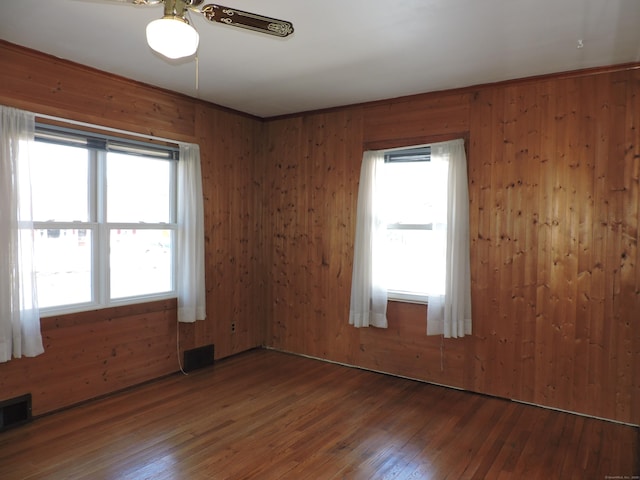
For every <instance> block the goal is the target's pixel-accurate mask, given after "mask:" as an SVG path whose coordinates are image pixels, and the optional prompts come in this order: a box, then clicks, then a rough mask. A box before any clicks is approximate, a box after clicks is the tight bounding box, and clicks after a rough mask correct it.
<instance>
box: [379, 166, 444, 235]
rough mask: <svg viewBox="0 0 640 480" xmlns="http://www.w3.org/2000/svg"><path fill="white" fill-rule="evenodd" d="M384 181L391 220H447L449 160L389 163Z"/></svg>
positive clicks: (425, 221) (395, 221)
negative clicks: (445, 161)
mask: <svg viewBox="0 0 640 480" xmlns="http://www.w3.org/2000/svg"><path fill="white" fill-rule="evenodd" d="M383 182H384V189H385V190H384V191H385V194H384V196H385V204H386V206H387V209H386V213H385V215H386V219H387V221H388V223H405V224H411V223H413V224H425V223H431V222H445V221H446V213H447V205H446V202H447V196H446V195H447V164H446V163H444V162H406V163H387V164H385V167H384V180H383Z"/></svg>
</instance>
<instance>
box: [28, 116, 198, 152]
mask: <svg viewBox="0 0 640 480" xmlns="http://www.w3.org/2000/svg"><path fill="white" fill-rule="evenodd" d="M31 113H33V114H34V115H35V116H36V118H42V119H45V120H53V121H56V122H62V123H68V124H71V125H77V126H79V127H88V128H95V129H97V130H103V131H106V132H111V133H119V134H121V135H129V136H133V137H139V138H147V139H151V140H155V141H158V142H167V143H172V144H174V145H190V143H189V142H180V141H178V140H175V139H171V138H164V137H156V136H155V135H148V134H143V133H137V132H129V131H127V130H121V129H119V128H112V127H105V126H103V125H96V124H93V123H87V122H81V121H79V120H70V119H68V118H62V117H56V116H53V115H45V114H43V113H35V112H31Z"/></svg>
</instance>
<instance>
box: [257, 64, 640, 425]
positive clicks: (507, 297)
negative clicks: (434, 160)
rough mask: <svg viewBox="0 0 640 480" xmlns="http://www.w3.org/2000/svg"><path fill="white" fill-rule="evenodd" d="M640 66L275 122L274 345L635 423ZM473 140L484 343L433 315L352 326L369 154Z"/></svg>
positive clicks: (403, 311) (394, 308)
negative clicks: (443, 334)
mask: <svg viewBox="0 0 640 480" xmlns="http://www.w3.org/2000/svg"><path fill="white" fill-rule="evenodd" d="M639 127H640V70H638V69H634V68H628V69H625V68H622V69H620V70H619V71H615V70H610V71H598V72H594V71H592V72H584V73H583V74H575V75H571V76H556V77H546V78H540V79H535V80H528V81H520V82H510V83H505V84H499V85H491V86H483V87H478V88H474V89H467V90H464V91H457V92H443V93H437V94H428V95H421V96H415V97H408V98H404V99H397V100H389V101H386V102H378V103H376V104H372V105H367V106H357V107H352V108H344V109H338V110H335V111H330V112H320V113H310V114H305V115H300V116H293V117H289V118H283V119H279V120H273V121H270V122H268V123H267V124H266V125H265V129H266V141H267V150H266V152H265V159H266V161H265V165H266V166H265V169H264V175H265V177H266V179H267V180H266V183H267V184H268V186H269V187H270V188H267V189H265V190H264V193H263V195H264V202H265V204H266V205H267V207H268V208H267V210H266V212H265V215H266V219H265V220H266V221H265V226H264V230H263V232H264V242H265V245H267V246H269V247H270V248H269V249H268V253H267V258H268V268H269V271H268V280H267V284H266V287H267V292H268V293H267V295H266V297H265V298H266V301H268V300H269V298H271V304H270V305H269V309H268V310H267V313H268V315H269V318H268V321H267V325H268V328H269V330H268V335H267V342H268V344H269V345H270V346H272V347H274V348H277V349H282V350H287V351H292V352H298V353H302V354H307V355H312V356H317V357H321V358H327V359H330V360H334V361H339V362H345V363H348V364H353V365H358V366H362V367H366V368H373V369H376V370H382V371H385V372H391V373H395V374H399V375H403V376H408V377H414V378H419V379H423V380H428V381H433V382H438V383H443V384H447V385H451V386H455V387H460V388H465V389H468V390H473V391H477V392H482V393H487V394H492V395H498V396H501V397H506V398H514V399H517V400H521V401H525V402H533V403H537V404H541V405H546V406H550V407H555V408H560V409H565V410H570V411H577V412H581V413H585V414H589V415H595V416H600V417H605V418H610V419H616V420H619V421H625V422H632V423H635V424H638V423H640V269H639V268H638V260H639V257H638V255H639V251H638V249H637V244H638V223H639V201H640V184H639V182H640V128H639ZM456 136H462V137H464V138H466V140H467V153H468V162H469V183H470V200H471V219H470V220H471V238H472V247H471V248H472V252H471V254H472V296H473V318H474V334H473V335H472V336H470V337H465V338H464V339H447V340H443V339H441V338H439V337H426V335H425V329H426V321H427V319H426V309H425V307H424V306H418V305H410V304H402V303H395V302H390V304H389V323H390V326H389V328H388V329H387V330H380V329H375V328H368V329H355V328H352V327H349V326H348V325H347V320H348V312H349V295H350V284H351V281H350V275H351V265H352V246H353V238H354V228H355V211H356V198H357V184H358V175H359V168H360V162H361V155H362V151H363V149H364V148H386V147H392V146H400V145H411V144H417V143H421V142H424V141H429V140H433V141H438V140H442V139H445V138H452V137H456Z"/></svg>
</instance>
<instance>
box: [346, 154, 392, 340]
mask: <svg viewBox="0 0 640 480" xmlns="http://www.w3.org/2000/svg"><path fill="white" fill-rule="evenodd" d="M383 164H384V155H383V154H382V153H381V152H375V151H367V152H364V155H363V158H362V168H361V170H360V186H359V188H358V206H357V214H356V237H355V243H354V256H353V271H352V277H351V306H350V308H349V324H351V325H353V326H354V327H368V326H372V327H380V328H386V327H387V288H386V286H385V283H384V280H385V271H384V268H385V267H384V262H380V261H377V262H374V261H372V260H373V259H378V260H380V259H384V258H385V255H384V248H385V247H384V246H385V243H386V231H385V229H386V226H385V224H384V221H383V219H382V218H380V216H381V212H382V210H383V209H381V208H380V207H381V205H378V204H377V203H379V202H376V196H375V191H376V187H377V185H378V183H379V181H378V175H379V173H380V169H381V166H382V165H383Z"/></svg>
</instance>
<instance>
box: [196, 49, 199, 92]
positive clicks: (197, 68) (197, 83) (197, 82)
mask: <svg viewBox="0 0 640 480" xmlns="http://www.w3.org/2000/svg"><path fill="white" fill-rule="evenodd" d="M196 97H197V98H200V56H199V53H198V52H196Z"/></svg>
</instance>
